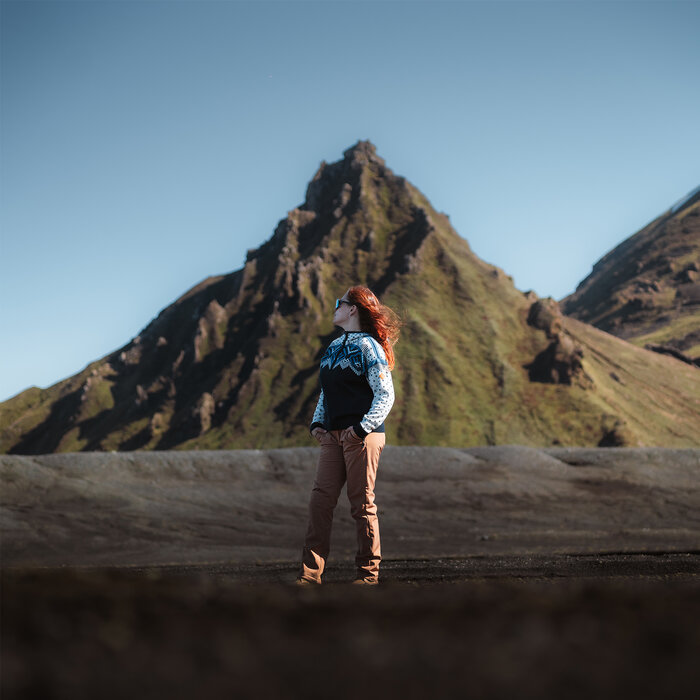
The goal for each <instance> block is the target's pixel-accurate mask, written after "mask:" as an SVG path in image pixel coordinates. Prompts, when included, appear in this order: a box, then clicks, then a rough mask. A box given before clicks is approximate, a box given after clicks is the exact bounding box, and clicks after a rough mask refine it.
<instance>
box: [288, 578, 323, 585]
mask: <svg viewBox="0 0 700 700" xmlns="http://www.w3.org/2000/svg"><path fill="white" fill-rule="evenodd" d="M320 583H321V582H320V581H310V580H309V579H308V578H298V579H297V580H296V581H295V582H294V585H295V586H314V585H318V584H320Z"/></svg>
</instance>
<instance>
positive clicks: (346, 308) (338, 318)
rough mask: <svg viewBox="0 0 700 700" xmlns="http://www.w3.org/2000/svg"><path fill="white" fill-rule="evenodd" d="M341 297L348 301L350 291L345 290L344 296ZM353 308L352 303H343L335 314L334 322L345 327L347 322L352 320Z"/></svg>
mask: <svg viewBox="0 0 700 700" xmlns="http://www.w3.org/2000/svg"><path fill="white" fill-rule="evenodd" d="M348 291H350V290H348ZM340 298H341V299H342V300H343V301H348V292H345V294H343V296H342V297H340ZM353 308H354V307H353V306H352V305H351V304H341V305H340V306H339V307H338V308H337V309H336V310H335V313H334V314H333V323H335V325H336V326H340V327H341V328H345V324H347V323H348V322H349V321H350V309H353Z"/></svg>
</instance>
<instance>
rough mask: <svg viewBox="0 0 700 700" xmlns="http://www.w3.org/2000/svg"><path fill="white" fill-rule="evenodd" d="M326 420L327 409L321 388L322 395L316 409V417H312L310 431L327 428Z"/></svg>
mask: <svg viewBox="0 0 700 700" xmlns="http://www.w3.org/2000/svg"><path fill="white" fill-rule="evenodd" d="M325 420H326V409H325V407H324V400H323V389H321V395H320V396H319V397H318V403H317V404H316V410H315V411H314V417H313V418H312V419H311V425H310V426H309V432H313V431H314V429H315V428H323V429H324V430H325Z"/></svg>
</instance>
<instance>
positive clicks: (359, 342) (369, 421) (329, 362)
mask: <svg viewBox="0 0 700 700" xmlns="http://www.w3.org/2000/svg"><path fill="white" fill-rule="evenodd" d="M320 375H321V395H320V396H319V399H318V404H317V405H316V410H315V411H314V416H313V418H312V420H311V426H310V428H309V430H314V428H325V429H326V430H342V429H343V428H347V427H349V426H351V425H352V427H353V428H354V430H355V432H356V433H357V434H358V436H359V437H361V438H364V437H366V436H367V435H368V434H369V433H371V432H378V433H383V432H384V419H385V418H386V417H387V415H388V414H389V411H390V410H391V407H392V406H393V405H394V384H393V382H392V381H391V372H390V371H389V365H388V363H387V359H386V355H385V354H384V349H383V348H382V346H381V345H380V344H379V342H378V341H377V340H376V339H374V338H373V337H372V336H371V335H370V334H369V333H364V332H358V331H344V332H343V335H342V336H340V337H339V338H336V339H335V340H334V341H333V342H332V343H331V344H330V345H329V346H328V348H327V349H326V352H325V353H324V355H323V358H322V359H321V372H320Z"/></svg>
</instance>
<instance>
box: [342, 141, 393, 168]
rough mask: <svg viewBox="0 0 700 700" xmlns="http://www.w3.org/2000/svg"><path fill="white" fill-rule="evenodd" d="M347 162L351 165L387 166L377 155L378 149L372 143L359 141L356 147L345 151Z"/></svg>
mask: <svg viewBox="0 0 700 700" xmlns="http://www.w3.org/2000/svg"><path fill="white" fill-rule="evenodd" d="M343 156H344V157H345V161H347V162H349V163H351V164H358V165H365V164H367V163H369V162H374V163H378V164H380V165H385V163H384V160H383V159H382V158H380V157H379V156H378V155H377V148H376V146H375V145H374V144H373V143H372V142H371V141H358V142H357V143H356V144H355V145H354V146H352V147H350V148H348V149H347V150H346V151H343Z"/></svg>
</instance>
